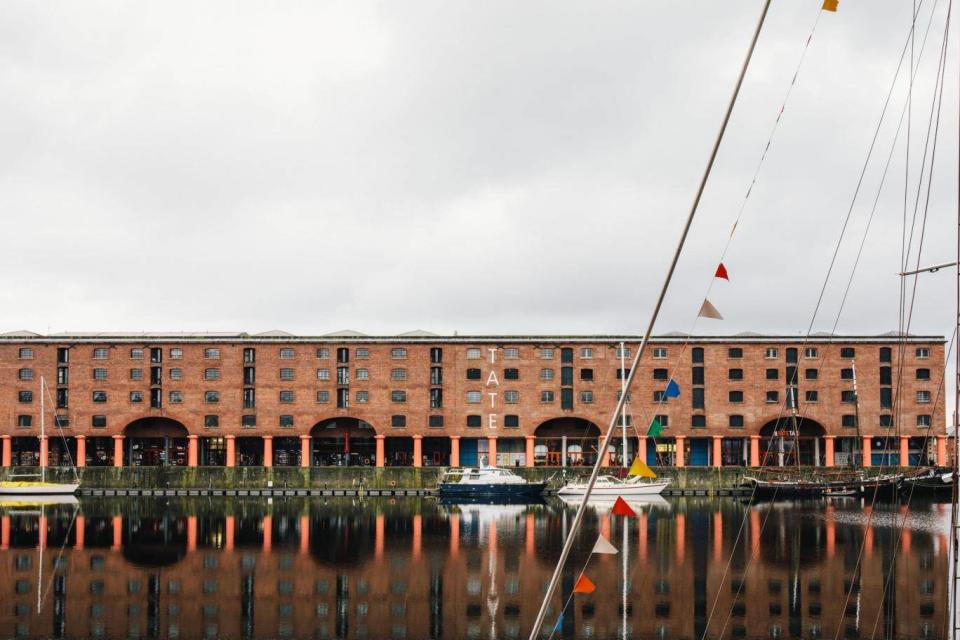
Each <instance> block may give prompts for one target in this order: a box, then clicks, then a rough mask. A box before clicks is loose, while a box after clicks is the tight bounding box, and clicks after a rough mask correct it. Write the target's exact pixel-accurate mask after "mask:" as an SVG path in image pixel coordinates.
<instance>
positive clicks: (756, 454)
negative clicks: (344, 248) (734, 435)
mask: <svg viewBox="0 0 960 640" xmlns="http://www.w3.org/2000/svg"><path fill="white" fill-rule="evenodd" d="M750 466H751V467H759V466H760V436H750Z"/></svg>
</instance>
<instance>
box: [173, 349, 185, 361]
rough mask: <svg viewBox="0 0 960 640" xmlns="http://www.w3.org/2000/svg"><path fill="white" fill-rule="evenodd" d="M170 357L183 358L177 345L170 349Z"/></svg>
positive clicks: (181, 351) (174, 358)
mask: <svg viewBox="0 0 960 640" xmlns="http://www.w3.org/2000/svg"><path fill="white" fill-rule="evenodd" d="M170 359H171V360H183V349H180V348H179V347H174V348H172V349H170Z"/></svg>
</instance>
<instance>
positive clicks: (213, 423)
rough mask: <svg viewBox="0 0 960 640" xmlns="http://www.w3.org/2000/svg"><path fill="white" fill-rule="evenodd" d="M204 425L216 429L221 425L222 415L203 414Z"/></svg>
mask: <svg viewBox="0 0 960 640" xmlns="http://www.w3.org/2000/svg"><path fill="white" fill-rule="evenodd" d="M203 426H205V427H207V428H208V429H216V428H217V427H219V426H220V416H203Z"/></svg>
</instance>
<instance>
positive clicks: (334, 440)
mask: <svg viewBox="0 0 960 640" xmlns="http://www.w3.org/2000/svg"><path fill="white" fill-rule="evenodd" d="M375 435H377V432H376V430H375V429H374V428H373V426H372V425H371V424H370V423H369V422H364V421H363V420H359V419H357V418H328V419H327V420H321V421H320V422H318V423H317V424H315V425H314V426H313V428H312V429H311V430H310V438H311V446H310V451H311V455H310V464H311V466H320V467H343V466H374V465H376V463H377V441H376V440H375V439H374V436H375Z"/></svg>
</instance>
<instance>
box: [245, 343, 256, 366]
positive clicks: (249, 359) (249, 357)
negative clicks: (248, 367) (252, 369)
mask: <svg viewBox="0 0 960 640" xmlns="http://www.w3.org/2000/svg"><path fill="white" fill-rule="evenodd" d="M256 361H257V350H256V349H253V348H252V347H247V348H245V349H244V350H243V362H244V364H253V363H254V362H256Z"/></svg>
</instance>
